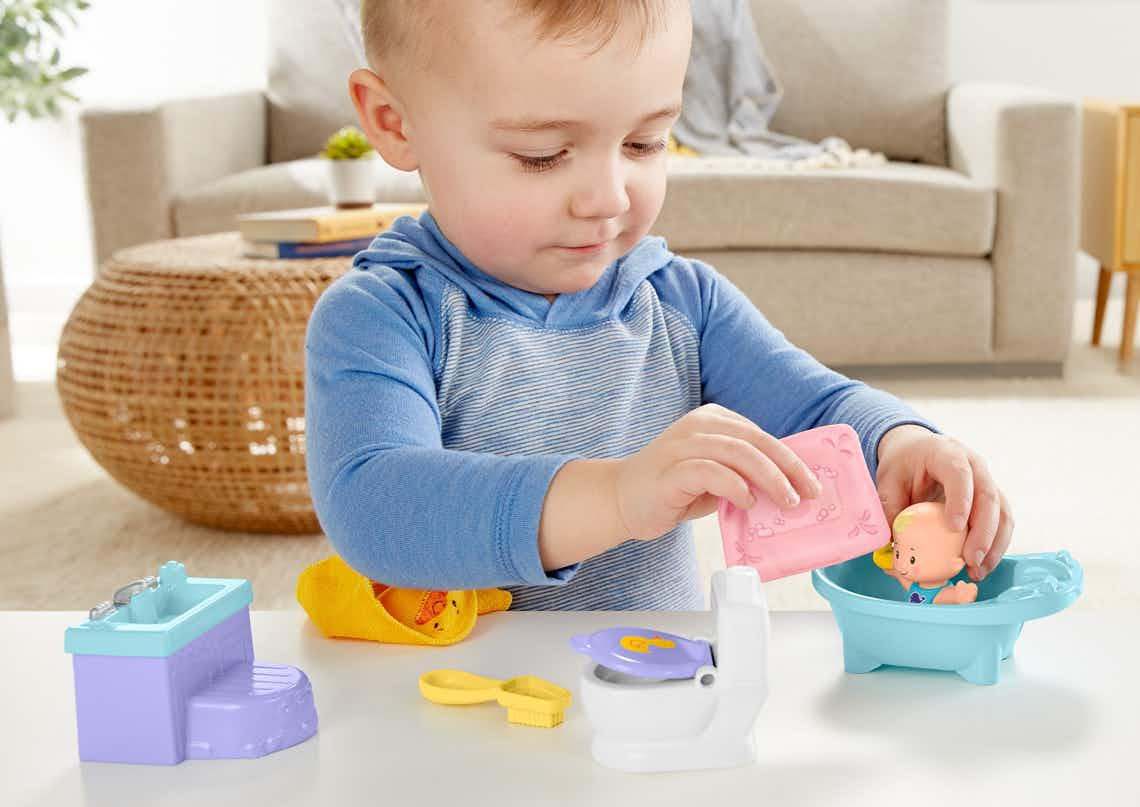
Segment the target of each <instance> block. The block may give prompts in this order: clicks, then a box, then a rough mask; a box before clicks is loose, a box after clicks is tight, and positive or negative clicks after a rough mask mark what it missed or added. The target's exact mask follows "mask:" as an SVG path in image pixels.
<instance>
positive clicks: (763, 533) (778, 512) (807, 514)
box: [718, 424, 891, 581]
mask: <svg viewBox="0 0 1140 807" xmlns="http://www.w3.org/2000/svg"><path fill="white" fill-rule="evenodd" d="M782 442H783V443H784V444H785V445H786V446H788V448H790V449H792V451H794V452H795V453H796V454H798V455H799V456H800V458H802V459H803V460H804V462H806V463H807V465H808V467H809V468H811V470H812V472H813V473H814V474H815V475H816V476H817V477H818V478H819V481H820V482H821V483H822V484H823V492H822V493H821V494H820V495H819V496H817V497H816V498H814V499H806V498H805V499H801V500H800V503H799V505H797V506H796V507H793V508H791V509H787V510H785V509H781V508H780V507H779V506H777V505H776V503H775V502H773V501H772V499H771V498H770V497H769V496H768V495H767V494H765V493H763V492H761V491H757V490H755V489H754V490H753V493H754V494H755V495H756V503H755V504H754V505H753V506H752V507H751V509H749V510H741V509H740V508H738V507H736V506H735V505H734V504H732V503H731V502H729V501H728V500H727V499H721V502H720V509H719V513H718V515H719V518H720V534H721V539H722V540H723V542H724V559H725V563H726V565H728V566H752V567H753V568H755V569H756V571H758V572H759V573H760V579H761V580H764V581H767V580H776V579H778V578H780V577H787V576H789V575H793V574H798V573H799V572H806V571H810V570H812V569H820V568H823V567H824V566H830V565H832V564H834V563H840V562H841V561H845V560H850V559H851V558H854V557H858V556H859V555H865V554H867V553H868V552H873V551H874V550H876V549H878V548H879V547H880V546H882V545H883V544H885V543H887V542H888V541H889V540H890V537H891V531H890V527H888V525H887V519H886V516H885V515H884V514H883V505H882V502H880V501H879V493H878V491H877V489H876V488H875V482H874V480H872V479H871V473H870V471H868V470H867V463H866V462H865V461H864V459H863V449H862V447H861V446H860V444H859V436H858V435H857V434H856V433H855V430H854V429H852V428H851V427H850V426H848V425H846V424H837V425H834V426H821V427H819V428H817V429H810V430H808V431H806V432H800V433H799V434H793V435H791V436H790V437H785V438H784V439H783V440H782Z"/></svg>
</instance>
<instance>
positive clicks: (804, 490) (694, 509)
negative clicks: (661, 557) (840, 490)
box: [615, 404, 822, 540]
mask: <svg viewBox="0 0 1140 807" xmlns="http://www.w3.org/2000/svg"><path fill="white" fill-rule="evenodd" d="M615 487H616V491H615V492H616V496H617V506H618V512H619V513H620V514H621V518H622V521H623V523H624V525H625V528H626V530H627V532H628V535H629V537H630V538H637V539H640V540H649V539H652V538H657V537H658V536H661V535H663V534H665V533H666V532H668V531H669V530H671V529H673V527H675V526H677V525H678V524H679V523H681V522H682V521H687V520H688V519H691V518H698V517H700V516H704V515H707V514H709V513H711V512H713V511H714V510H716V508H717V503H718V499H719V498H721V497H723V498H726V499H728V500H729V501H731V502H732V503H733V504H735V505H736V506H737V507H740V508H742V509H748V508H749V507H751V506H752V505H753V503H754V499H753V491H752V490H750V489H749V488H750V487H751V488H754V489H756V490H760V491H763V492H764V493H766V494H768V495H769V496H770V497H771V498H772V500H773V501H775V502H778V503H781V504H782V505H784V506H786V507H788V508H791V507H795V506H796V505H797V504H799V501H800V498H799V497H800V496H805V497H807V498H809V499H814V498H815V497H816V496H818V495H819V494H820V492H821V491H822V486H821V485H820V483H819V480H818V479H816V478H815V475H814V474H813V473H812V472H811V470H809V469H808V467H807V465H806V464H805V463H804V461H803V460H801V459H800V458H799V456H798V455H796V453H795V452H793V451H792V450H791V449H790V448H788V447H787V446H786V445H784V444H783V443H781V442H780V441H779V440H778V439H777V438H775V437H773V436H772V435H770V434H768V433H767V432H766V431H764V430H763V429H761V428H760V427H759V426H757V425H756V424H755V423H753V422H752V421H751V420H749V419H748V418H746V417H744V416H743V415H739V414H737V413H736V412H733V411H731V410H729V409H725V408H724V407H723V406H718V405H717V404H706V405H704V406H702V407H700V408H699V409H694V410H693V411H692V412H689V413H688V414H686V415H685V416H684V417H682V418H680V419H679V420H677V422H676V423H674V424H673V425H672V426H670V427H669V428H667V429H666V430H665V431H663V432H661V434H660V435H659V436H658V437H657V438H656V439H655V440H653V442H651V443H649V445H647V446H645V448H643V449H641V451H638V452H637V453H636V454H632V455H630V456H629V457H626V458H625V459H622V460H620V462H619V467H618V470H617V474H616V485H615ZM797 491H798V493H797Z"/></svg>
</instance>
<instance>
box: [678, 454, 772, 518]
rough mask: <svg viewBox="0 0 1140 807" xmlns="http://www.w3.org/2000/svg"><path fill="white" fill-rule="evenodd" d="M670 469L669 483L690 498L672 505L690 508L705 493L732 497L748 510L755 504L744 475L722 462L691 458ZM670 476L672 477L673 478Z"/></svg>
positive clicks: (738, 504)
mask: <svg viewBox="0 0 1140 807" xmlns="http://www.w3.org/2000/svg"><path fill="white" fill-rule="evenodd" d="M670 470H671V473H670V474H668V475H667V477H666V483H667V484H670V483H671V484H673V485H676V488H677V490H678V491H679V492H680V493H681V494H682V496H683V497H684V498H685V499H686V501H683V502H669V505H670V506H671V507H675V508H676V509H681V508H682V507H687V506H688V505H689V503H691V502H692V501H693V500H694V499H696V498H697V497H698V496H700V495H701V494H703V493H711V494H712V495H713V496H719V497H720V498H722V499H728V500H729V501H730V502H732V503H733V504H735V505H736V506H737V507H739V508H740V509H741V510H747V509H748V508H750V507H751V506H752V504H753V500H752V491H750V490H749V489H748V483H747V482H746V481H745V480H744V477H742V476H741V475H740V474H738V473H736V472H735V471H733V470H732V469H731V468H729V467H727V466H724V465H721V464H720V463H719V462H716V461H714V460H710V459H702V458H691V459H686V460H681V461H680V462H678V463H677V464H676V465H674V466H673V467H672V468H671V469H670ZM669 476H671V477H672V479H669V478H668V477H669Z"/></svg>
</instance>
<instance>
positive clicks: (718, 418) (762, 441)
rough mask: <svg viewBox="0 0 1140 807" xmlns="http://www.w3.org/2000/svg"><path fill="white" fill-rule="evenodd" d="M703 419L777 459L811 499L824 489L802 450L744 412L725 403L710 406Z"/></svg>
mask: <svg viewBox="0 0 1140 807" xmlns="http://www.w3.org/2000/svg"><path fill="white" fill-rule="evenodd" d="M704 421H705V423H706V424H707V425H708V426H710V427H711V428H715V429H716V430H717V432H719V433H722V434H728V435H731V436H733V437H737V438H739V439H741V440H745V441H747V442H748V443H751V444H752V445H753V446H755V447H756V448H757V450H758V451H760V453H761V454H763V455H764V456H765V457H767V458H768V459H769V460H771V461H772V462H773V463H775V465H776V467H777V468H779V469H780V472H781V473H782V474H783V476H784V477H785V479H787V480H788V481H789V482H790V483H791V484H792V486H793V487H794V488H795V489H796V491H797V495H799V496H805V497H807V498H809V499H812V498H815V497H816V496H818V495H819V494H820V493H821V492H822V490H823V486H822V485H821V484H820V482H819V480H818V479H816V476H815V474H813V473H812V472H811V469H810V468H808V467H807V463H806V462H804V461H803V460H802V459H801V458H800V455H799V454H797V453H796V452H794V451H792V450H791V449H790V448H788V447H787V446H786V445H785V444H784V443H782V442H781V441H780V440H779V439H777V438H776V437H774V436H773V435H771V434H768V432H766V431H764V430H763V429H761V428H760V427H759V426H757V425H756V424H755V423H753V422H752V421H751V420H749V419H748V418H746V417H744V415H741V414H739V413H738V412H733V411H732V410H731V409H725V408H724V407H722V406H718V407H715V408H714V407H708V412H707V415H706V417H705V419H704ZM766 492H767V493H768V494H769V495H772V492H771V491H767V490H766ZM772 498H773V499H774V500H775V501H780V498H781V497H780V496H778V495H775V496H772Z"/></svg>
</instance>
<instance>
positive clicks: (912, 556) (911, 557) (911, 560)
mask: <svg viewBox="0 0 1140 807" xmlns="http://www.w3.org/2000/svg"><path fill="white" fill-rule="evenodd" d="M910 563H911V565H912V566H913V565H914V555H911V556H910Z"/></svg>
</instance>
